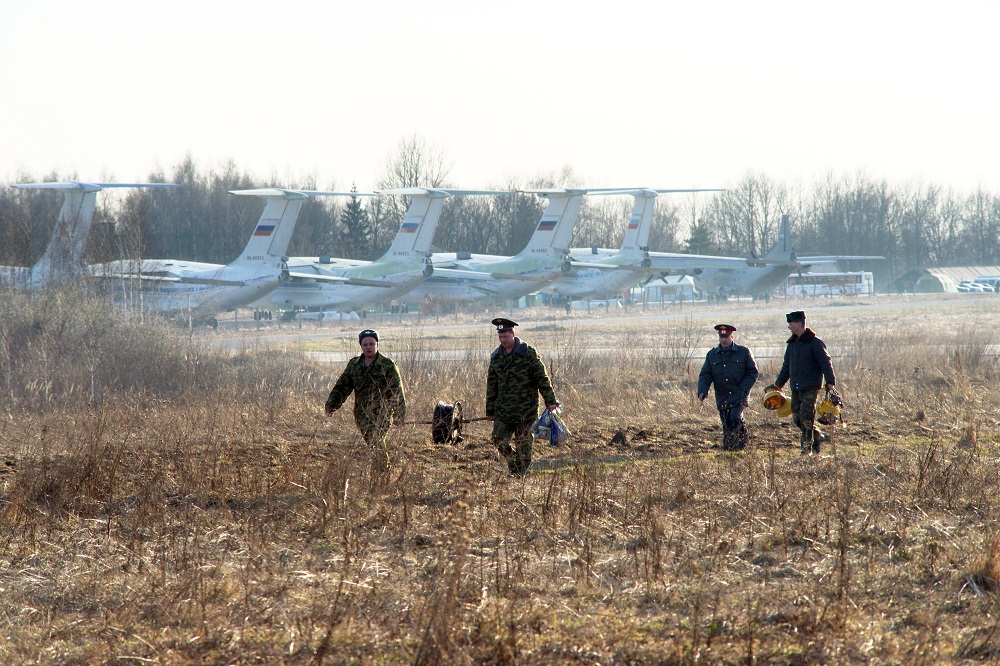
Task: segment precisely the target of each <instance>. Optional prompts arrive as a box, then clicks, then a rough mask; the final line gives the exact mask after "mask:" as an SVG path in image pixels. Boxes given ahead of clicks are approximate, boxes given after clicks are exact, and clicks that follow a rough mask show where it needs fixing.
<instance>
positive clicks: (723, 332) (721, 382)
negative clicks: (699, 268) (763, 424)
mask: <svg viewBox="0 0 1000 666" xmlns="http://www.w3.org/2000/svg"><path fill="white" fill-rule="evenodd" d="M715 330H716V331H718V332H719V346H718V347H715V348H714V349H712V350H710V351H709V352H708V354H706V355H705V364H704V365H703V366H702V367H701V373H700V374H699V375H698V399H699V400H702V401H704V400H705V398H707V397H708V388H709V386H712V385H715V406H716V407H717V408H718V410H719V419H720V420H721V421H722V450H723V451H740V450H742V449H744V448H746V445H747V440H748V439H749V433H748V432H747V424H746V421H744V420H743V408H744V407H746V406H747V396H749V395H750V389H751V388H752V387H753V385H754V382H756V381H757V363H756V362H755V361H754V359H753V354H751V353H750V350H749V349H747V348H746V347H744V346H743V345H738V344H736V341H735V340H734V338H733V333H735V332H736V327H735V326H731V325H730V324H719V325H717V326H716V327H715Z"/></svg>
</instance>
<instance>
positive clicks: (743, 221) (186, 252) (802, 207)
mask: <svg viewBox="0 0 1000 666" xmlns="http://www.w3.org/2000/svg"><path fill="white" fill-rule="evenodd" d="M73 178H74V176H71V175H65V174H47V175H45V176H43V177H41V178H37V179H36V178H32V177H31V176H30V175H29V174H19V176H18V178H17V180H16V181H15V182H25V181H30V180H60V179H73ZM149 180H150V181H165V182H175V183H181V184H183V185H184V187H183V188H179V189H176V190H154V191H147V190H134V191H129V192H127V193H125V194H124V195H123V196H121V197H120V198H115V197H112V196H104V195H102V196H101V197H98V206H97V210H96V211H95V216H94V226H93V230H92V234H91V241H90V244H89V249H88V259H89V261H92V262H97V261H108V260H111V259H117V258H128V259H134V258H139V257H148V258H157V257H175V258H183V259H189V260H193V261H210V262H217V263H227V262H229V261H231V260H232V259H234V258H235V257H236V256H237V255H238V253H239V252H240V251H241V250H242V248H243V247H244V245H245V244H246V241H247V238H248V237H249V235H250V233H252V231H253V228H254V225H255V223H256V221H257V219H258V217H259V216H260V211H261V210H262V209H261V203H260V201H258V200H256V199H254V198H250V197H234V196H231V195H230V194H228V192H229V190H233V189H247V188H254V187H290V186H292V185H291V184H289V183H283V182H278V181H276V180H275V179H274V178H271V179H264V180H262V179H258V178H255V177H253V176H251V175H250V174H248V173H247V172H244V171H240V169H239V168H238V167H237V166H236V164H235V163H233V162H232V161H230V162H228V163H226V164H224V165H223V166H222V167H221V168H220V169H217V170H207V171H205V170H201V169H199V168H198V166H197V165H196V164H195V163H194V162H193V160H191V159H190V158H187V159H185V160H183V161H182V162H181V163H180V164H178V165H176V166H175V167H174V168H173V169H172V170H170V172H169V173H163V172H155V173H151V174H150V175H149ZM583 185H584V183H582V182H580V179H579V177H578V176H576V175H575V174H574V173H573V172H572V170H571V169H568V168H567V169H563V171H562V172H560V173H556V174H544V175H537V176H535V177H532V178H526V179H525V180H523V181H521V180H518V179H516V178H510V179H508V180H507V181H505V182H502V183H499V184H494V185H492V186H487V187H486V189H496V190H521V189H539V188H548V187H580V186H583ZM411 186H424V187H449V186H452V185H451V183H450V181H449V167H448V165H447V161H446V159H445V156H444V153H443V152H442V151H440V150H436V149H434V148H433V147H429V146H428V145H427V144H426V143H425V142H423V141H422V140H421V139H419V138H418V137H414V138H411V139H404V140H402V141H401V142H400V143H399V146H398V148H397V150H396V152H395V154H393V155H392V156H390V158H389V159H388V161H387V165H386V169H385V173H384V175H383V176H382V177H381V178H380V179H379V181H378V183H377V188H378V189H391V188H401V187H411ZM294 187H296V188H298V189H321V188H319V187H318V186H317V183H315V182H301V183H295V184H294ZM323 189H336V188H333V187H332V186H330V187H326V188H323ZM340 189H343V187H341V188H340ZM407 204H408V201H407V200H406V197H401V196H392V197H378V198H376V199H371V200H363V201H362V200H352V199H344V200H335V199H310V200H309V201H307V202H306V203H305V205H304V206H303V208H302V212H301V214H300V217H299V221H298V223H297V226H296V231H295V234H294V235H293V238H292V242H291V245H290V247H289V250H288V252H289V254H290V255H306V256H317V255H332V256H344V257H349V258H358V259H372V258H375V257H377V256H378V255H380V254H381V253H382V252H383V251H384V250H385V249H386V248H387V247H388V245H389V244H390V243H391V241H392V238H393V235H394V234H395V233H396V230H397V229H398V225H399V223H400V221H401V219H402V217H403V214H404V212H405V209H406V205H407ZM631 204H632V202H631V199H627V198H606V197H593V198H587V199H586V200H585V202H584V205H583V206H582V208H581V211H580V218H579V220H578V222H577V225H576V228H575V231H574V235H573V241H572V244H573V246H575V247H587V246H600V247H616V246H618V245H619V244H620V242H621V238H622V235H623V234H624V231H625V227H626V226H627V224H628V219H629V212H630V209H631ZM60 205H61V200H60V198H59V197H56V196H53V194H52V193H51V192H39V191H31V190H13V189H12V188H9V187H3V188H0V264H2V265H30V264H32V263H33V262H34V261H35V260H37V258H38V257H39V256H40V255H41V253H42V251H43V250H44V246H45V243H46V242H47V241H48V238H49V235H50V234H51V230H52V226H53V225H54V223H55V220H56V217H57V215H58V211H59V206H60ZM544 205H545V201H544V199H542V198H540V197H537V196H535V195H533V194H523V193H521V194H516V195H511V196H498V197H455V198H452V199H449V200H448V201H447V202H446V204H445V208H444V213H443V214H442V217H441V220H440V223H439V225H438V231H437V235H436V237H435V243H436V245H437V247H438V248H440V249H441V250H444V251H460V250H465V251H469V252H477V253H485V254H499V255H511V254H516V253H517V252H518V251H520V250H521V249H522V248H523V247H524V245H525V244H526V243H527V241H528V238H529V236H530V235H531V233H532V232H533V231H534V228H535V226H536V225H537V222H538V219H539V218H540V216H541V213H542V210H543V209H544ZM784 213H788V214H789V215H790V216H791V233H792V239H793V243H794V245H795V249H796V252H797V253H798V254H800V255H808V254H869V255H870V254H878V255H883V256H885V257H886V258H887V261H886V262H885V263H884V266H881V267H876V268H875V270H876V272H877V273H879V274H880V277H881V279H880V280H879V282H880V283H881V284H886V278H890V277H895V276H898V275H900V274H902V273H904V272H905V271H907V270H910V269H914V268H918V267H922V266H947V265H962V264H1000V197H997V196H996V195H995V194H993V193H990V192H986V191H984V190H982V189H980V190H977V191H975V192H973V193H972V194H968V195H965V194H960V193H957V192H955V191H953V190H950V189H945V188H943V187H941V186H939V185H934V184H904V185H893V184H890V183H889V182H887V181H885V180H878V179H874V178H870V177H868V176H865V175H854V176H849V177H841V178H836V177H834V176H833V175H830V176H828V177H827V179H826V180H825V181H823V182H820V183H817V184H815V185H814V186H813V187H812V188H811V190H810V191H807V192H804V191H800V190H793V189H791V188H789V187H787V186H786V185H784V184H782V183H779V182H777V181H775V180H773V179H771V178H769V177H768V176H766V175H765V174H762V173H749V174H747V175H746V176H745V177H744V178H743V179H741V180H740V181H739V182H738V183H737V184H736V185H735V186H733V187H731V188H730V189H728V190H727V191H726V192H723V193H719V194H717V195H714V196H711V197H708V196H706V195H701V196H700V197H695V196H692V195H670V196H661V197H660V199H659V202H658V204H657V210H656V217H655V219H654V223H653V229H652V232H651V235H650V243H649V245H650V249H652V250H658V251H668V252H669V251H678V252H679V251H690V252H699V253H709V251H710V252H718V253H721V254H726V255H734V256H747V255H762V254H764V253H766V252H767V250H768V249H769V248H770V246H771V245H772V244H773V243H774V242H775V240H776V236H777V230H778V225H779V223H780V219H781V215H782V214H784Z"/></svg>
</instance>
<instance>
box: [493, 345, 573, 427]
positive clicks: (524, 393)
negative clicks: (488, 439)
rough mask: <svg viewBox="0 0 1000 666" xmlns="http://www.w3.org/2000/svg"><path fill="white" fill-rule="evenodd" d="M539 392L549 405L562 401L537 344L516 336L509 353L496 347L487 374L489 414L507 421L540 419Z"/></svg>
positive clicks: (499, 419)
mask: <svg viewBox="0 0 1000 666" xmlns="http://www.w3.org/2000/svg"><path fill="white" fill-rule="evenodd" d="M539 393H541V394H542V398H543V399H544V400H545V405H546V406H549V405H555V404H556V403H558V402H559V401H558V400H556V394H555V392H554V391H553V390H552V384H551V383H550V382H549V376H548V374H547V373H546V372H545V365H544V364H543V363H542V361H541V359H539V358H538V352H536V351H535V349H534V347H529V346H528V344H527V343H524V342H521V339H520V338H514V349H512V350H511V352H510V353H509V354H508V353H505V352H504V349H503V347H502V346H500V347H497V348H496V349H495V350H494V351H493V353H492V354H491V355H490V368H489V370H488V371H487V373H486V416H492V417H493V418H494V419H496V420H497V421H502V422H504V423H524V422H527V421H533V420H535V419H536V418H538V394H539Z"/></svg>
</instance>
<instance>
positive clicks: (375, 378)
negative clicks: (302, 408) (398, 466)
mask: <svg viewBox="0 0 1000 666" xmlns="http://www.w3.org/2000/svg"><path fill="white" fill-rule="evenodd" d="M358 342H359V343H360V344H361V355H360V356H356V357H354V358H352V359H351V360H350V361H348V362H347V367H346V368H344V371H343V372H342V373H341V375H340V378H339V379H338V380H337V383H336V384H335V385H334V387H333V390H332V391H330V397H329V398H327V399H326V415H327V416H330V415H332V414H333V413H334V412H335V411H337V410H338V409H340V406H341V405H343V404H344V401H345V400H347V396H349V395H350V394H351V393H352V392H353V393H354V422H355V423H356V424H357V426H358V430H360V431H361V435H362V437H364V438H365V443H366V444H368V446H369V447H370V448H371V451H372V476H373V477H374V478H375V479H377V480H384V477H385V476H386V474H387V473H388V471H389V466H390V461H389V453H388V451H387V450H386V447H385V436H386V432H387V431H388V430H389V426H391V425H393V424H401V423H403V421H404V420H405V418H406V396H405V395H404V394H403V383H402V382H401V381H400V379H399V370H398V369H397V368H396V364H395V363H393V362H392V359H391V358H389V357H388V356H383V355H382V354H381V353H379V351H378V333H377V332H376V331H373V330H371V329H366V330H364V331H361V333H359V334H358Z"/></svg>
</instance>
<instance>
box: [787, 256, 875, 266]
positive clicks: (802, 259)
mask: <svg viewBox="0 0 1000 666" xmlns="http://www.w3.org/2000/svg"><path fill="white" fill-rule="evenodd" d="M798 260H799V263H800V264H821V263H823V262H828V261H867V260H872V261H875V260H885V257H876V256H868V255H861V254H857V255H855V254H835V255H830V256H826V257H823V256H819V257H798Z"/></svg>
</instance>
